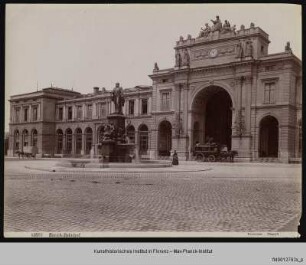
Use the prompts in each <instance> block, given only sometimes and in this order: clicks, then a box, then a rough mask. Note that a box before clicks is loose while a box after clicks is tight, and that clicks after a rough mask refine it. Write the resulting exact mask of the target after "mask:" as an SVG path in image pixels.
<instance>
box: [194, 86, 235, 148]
mask: <svg viewBox="0 0 306 265" xmlns="http://www.w3.org/2000/svg"><path fill="white" fill-rule="evenodd" d="M232 106H233V102H232V98H231V96H230V94H229V93H228V92H227V91H226V90H225V89H224V88H222V87H220V86H213V85H212V86H209V87H206V88H204V89H202V90H200V91H199V92H198V93H197V94H196V95H195V97H194V99H193V102H192V130H193V138H194V139H193V141H192V143H193V144H195V142H199V143H200V144H203V143H205V142H207V141H213V142H216V143H218V144H224V145H226V146H227V147H228V149H229V150H230V149H231V146H232ZM192 148H193V147H192Z"/></svg>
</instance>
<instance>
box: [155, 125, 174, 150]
mask: <svg viewBox="0 0 306 265" xmlns="http://www.w3.org/2000/svg"><path fill="white" fill-rule="evenodd" d="M171 147H172V125H171V123H170V122H169V121H162V122H161V123H160V124H159V127H158V155H160V156H170V151H171Z"/></svg>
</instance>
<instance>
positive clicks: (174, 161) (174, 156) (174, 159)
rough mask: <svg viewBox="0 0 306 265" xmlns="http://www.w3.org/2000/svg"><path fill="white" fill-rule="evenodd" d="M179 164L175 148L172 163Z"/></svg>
mask: <svg viewBox="0 0 306 265" xmlns="http://www.w3.org/2000/svg"><path fill="white" fill-rule="evenodd" d="M178 164H179V160H178V156H177V153H176V150H174V153H173V156H172V165H174V166H177V165H178Z"/></svg>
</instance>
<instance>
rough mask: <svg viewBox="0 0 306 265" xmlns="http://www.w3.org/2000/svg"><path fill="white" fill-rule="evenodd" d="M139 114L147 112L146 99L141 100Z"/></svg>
mask: <svg viewBox="0 0 306 265" xmlns="http://www.w3.org/2000/svg"><path fill="white" fill-rule="evenodd" d="M141 114H148V99H147V98H143V99H142V100H141Z"/></svg>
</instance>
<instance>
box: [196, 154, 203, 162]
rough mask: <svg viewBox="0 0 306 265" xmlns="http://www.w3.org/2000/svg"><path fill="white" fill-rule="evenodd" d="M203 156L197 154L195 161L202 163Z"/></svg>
mask: <svg viewBox="0 0 306 265" xmlns="http://www.w3.org/2000/svg"><path fill="white" fill-rule="evenodd" d="M203 158H204V157H203V155H201V154H197V156H196V160H197V161H198V162H202V161H203Z"/></svg>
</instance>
